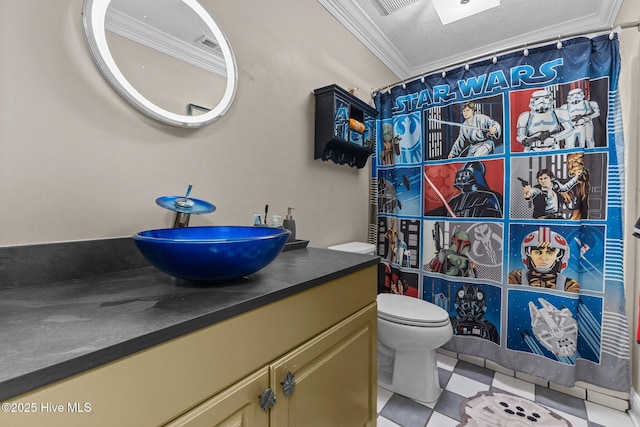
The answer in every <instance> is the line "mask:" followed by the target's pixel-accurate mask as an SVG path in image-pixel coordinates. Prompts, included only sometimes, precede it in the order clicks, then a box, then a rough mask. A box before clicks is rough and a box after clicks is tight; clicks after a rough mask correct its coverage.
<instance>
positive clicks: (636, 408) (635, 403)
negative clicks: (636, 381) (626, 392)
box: [629, 389, 640, 427]
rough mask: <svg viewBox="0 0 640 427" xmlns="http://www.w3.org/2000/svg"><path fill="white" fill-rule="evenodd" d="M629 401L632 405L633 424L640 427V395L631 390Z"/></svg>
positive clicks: (630, 412)
mask: <svg viewBox="0 0 640 427" xmlns="http://www.w3.org/2000/svg"><path fill="white" fill-rule="evenodd" d="M629 400H630V402H629V403H630V404H631V409H629V416H630V417H631V422H632V423H633V425H634V426H635V427H640V394H638V392H637V391H635V390H634V389H631V393H630V398H629Z"/></svg>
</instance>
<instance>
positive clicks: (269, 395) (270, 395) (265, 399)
mask: <svg viewBox="0 0 640 427" xmlns="http://www.w3.org/2000/svg"><path fill="white" fill-rule="evenodd" d="M259 398H260V409H262V410H263V411H268V410H269V409H271V408H273V405H275V404H276V394H275V393H274V392H273V390H271V389H270V388H268V389H266V390H265V391H263V392H262V393H260V396H259Z"/></svg>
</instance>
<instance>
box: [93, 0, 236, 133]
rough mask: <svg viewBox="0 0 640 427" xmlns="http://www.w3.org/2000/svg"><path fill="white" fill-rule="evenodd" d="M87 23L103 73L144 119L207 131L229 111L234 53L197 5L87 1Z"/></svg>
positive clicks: (166, 0)
mask: <svg viewBox="0 0 640 427" xmlns="http://www.w3.org/2000/svg"><path fill="white" fill-rule="evenodd" d="M82 19H83V24H84V29H85V35H86V38H87V42H88V44H89V49H90V51H91V55H92V57H93V60H94V61H95V63H96V64H97V66H98V68H99V69H100V71H101V72H102V74H103V75H104V77H105V78H106V79H107V81H108V82H109V83H110V84H111V86H113V88H114V89H115V90H116V91H117V92H118V93H119V94H120V95H121V96H122V97H124V98H125V99H126V100H127V101H129V102H130V103H131V104H132V105H133V106H134V107H136V108H137V109H139V110H140V111H142V112H143V113H145V114H147V115H149V116H151V117H153V118H154V119H157V120H159V121H161V122H164V123H168V124H171V125H174V126H182V127H202V126H206V125H208V124H210V123H212V122H214V121H215V120H217V119H219V118H220V117H221V116H222V115H224V114H225V113H226V112H227V110H228V109H229V107H230V106H231V103H232V102H233V98H234V96H235V92H236V86H237V68H236V62H235V58H234V56H233V51H232V50H231V46H229V43H228V42H227V39H226V38H225V36H224V34H223V33H222V30H221V29H220V27H218V25H217V24H216V22H215V21H214V20H213V18H212V17H211V15H209V13H208V12H207V11H206V10H205V9H204V8H203V7H202V6H201V5H200V4H199V3H198V2H197V1H196V0H84V6H83V17H82Z"/></svg>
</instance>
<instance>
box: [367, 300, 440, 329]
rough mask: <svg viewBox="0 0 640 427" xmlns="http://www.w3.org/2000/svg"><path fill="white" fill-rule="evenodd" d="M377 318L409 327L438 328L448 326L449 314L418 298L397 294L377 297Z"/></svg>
mask: <svg viewBox="0 0 640 427" xmlns="http://www.w3.org/2000/svg"><path fill="white" fill-rule="evenodd" d="M377 300H378V317H379V318H381V319H385V320H388V321H389V322H394V323H400V324H403V325H410V326H422V327H438V326H446V325H448V324H450V320H449V313H447V312H446V310H444V309H443V308H441V307H438V306H437V305H435V304H432V303H430V302H428V301H424V300H421V299H419V298H413V297H408V296H404V295H397V294H379V295H378V298H377Z"/></svg>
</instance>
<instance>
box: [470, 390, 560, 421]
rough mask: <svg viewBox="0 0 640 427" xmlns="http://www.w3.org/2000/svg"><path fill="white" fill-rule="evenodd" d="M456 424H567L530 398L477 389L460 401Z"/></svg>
mask: <svg viewBox="0 0 640 427" xmlns="http://www.w3.org/2000/svg"><path fill="white" fill-rule="evenodd" d="M460 414H461V415H462V422H461V423H460V424H458V427H530V426H539V427H543V426H544V427H571V423H570V422H569V421H567V420H566V419H564V418H562V417H561V416H560V415H558V414H556V413H555V412H553V411H550V410H549V409H547V408H545V407H544V406H541V405H538V404H537V403H535V402H532V401H531V400H528V399H525V398H523V397H520V396H514V395H511V394H504V393H494V392H491V391H481V392H479V393H478V394H476V395H475V396H472V397H470V398H468V399H465V400H464V401H463V402H462V403H461V404H460Z"/></svg>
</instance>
